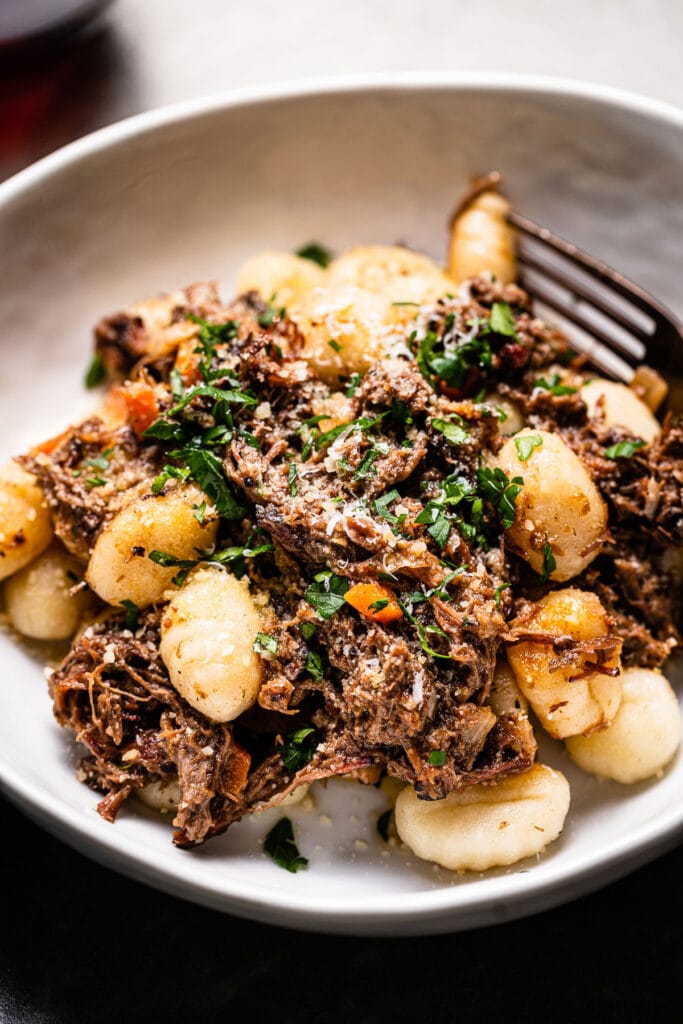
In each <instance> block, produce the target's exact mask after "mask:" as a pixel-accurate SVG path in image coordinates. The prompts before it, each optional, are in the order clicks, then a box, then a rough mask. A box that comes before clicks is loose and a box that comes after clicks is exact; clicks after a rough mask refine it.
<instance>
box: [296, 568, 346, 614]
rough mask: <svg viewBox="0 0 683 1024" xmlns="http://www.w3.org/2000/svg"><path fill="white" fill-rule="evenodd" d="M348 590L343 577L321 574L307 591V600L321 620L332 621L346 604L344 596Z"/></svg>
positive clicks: (329, 573) (318, 574) (314, 578)
mask: <svg viewBox="0 0 683 1024" xmlns="http://www.w3.org/2000/svg"><path fill="white" fill-rule="evenodd" d="M348 589H349V585H348V583H347V582H346V580H345V579H344V578H343V577H342V576H335V574H334V573H333V572H319V573H317V575H315V576H314V577H313V583H311V585H310V587H309V588H308V590H307V591H306V600H307V601H308V603H309V604H310V605H311V607H312V608H315V610H316V611H317V613H318V615H319V616H320V618H321V619H331V618H332V616H333V615H334V614H335V613H336V612H338V611H339V609H340V608H341V607H342V605H343V604H344V594H345V593H346V591H347V590H348Z"/></svg>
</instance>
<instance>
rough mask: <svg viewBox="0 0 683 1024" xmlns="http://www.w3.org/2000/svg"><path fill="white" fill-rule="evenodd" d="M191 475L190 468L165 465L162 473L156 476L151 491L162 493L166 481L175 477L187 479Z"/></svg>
mask: <svg viewBox="0 0 683 1024" xmlns="http://www.w3.org/2000/svg"><path fill="white" fill-rule="evenodd" d="M189 475H190V471H189V469H187V467H186V468H185V469H181V468H180V467H179V466H164V468H163V470H162V472H161V473H159V475H158V476H155V477H154V480H153V481H152V487H151V491H152V494H161V492H162V491H163V489H164V487H165V485H166V483H167V482H168V481H169V480H170V479H171V478H173V479H174V480H187V478H188V477H189Z"/></svg>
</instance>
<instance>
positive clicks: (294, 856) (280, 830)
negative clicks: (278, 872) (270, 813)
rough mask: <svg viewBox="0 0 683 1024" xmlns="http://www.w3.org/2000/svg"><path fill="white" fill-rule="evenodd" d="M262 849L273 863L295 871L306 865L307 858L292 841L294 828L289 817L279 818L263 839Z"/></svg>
mask: <svg viewBox="0 0 683 1024" xmlns="http://www.w3.org/2000/svg"><path fill="white" fill-rule="evenodd" d="M263 849H264V850H265V852H266V853H267V854H268V856H269V857H271V858H272V859H273V860H274V861H275V863H276V864H277V865H278V866H279V867H281V868H284V869H285V870H286V871H291V872H292V873H295V872H297V871H300V870H301V869H302V868H305V867H307V865H308V860H307V859H306V857H302V856H301V854H300V853H299V850H298V848H297V845H296V843H295V841H294V829H293V828H292V823H291V821H290V820H289V818H280V820H279V821H278V823H277V825H273V827H272V828H271V830H270V832H269V833H268V835H267V836H266V838H265V839H264V840H263Z"/></svg>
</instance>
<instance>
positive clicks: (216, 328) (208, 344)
mask: <svg viewBox="0 0 683 1024" xmlns="http://www.w3.org/2000/svg"><path fill="white" fill-rule="evenodd" d="M187 319H188V320H190V321H191V322H192V323H193V324H197V325H198V326H199V334H198V336H197V347H196V349H195V352H196V353H197V354H199V355H201V356H202V357H203V358H202V359H201V360H200V362H199V371H200V373H201V375H202V377H203V378H204V380H205V381H208V380H211V379H212V377H215V376H223V375H224V371H223V370H213V369H212V362H213V359H214V356H215V354H216V349H217V348H218V346H219V345H227V343H228V342H230V341H233V340H234V339H235V338H236V337H237V332H238V330H239V323H238V321H237V320H226V322H225V323H222V324H211V323H209V321H208V320H204V319H202V317H200V316H195V315H194V313H188V314H187Z"/></svg>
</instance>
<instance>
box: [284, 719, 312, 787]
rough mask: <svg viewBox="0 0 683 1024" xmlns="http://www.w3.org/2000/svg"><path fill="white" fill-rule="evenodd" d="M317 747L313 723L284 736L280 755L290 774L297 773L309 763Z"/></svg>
mask: <svg viewBox="0 0 683 1024" xmlns="http://www.w3.org/2000/svg"><path fill="white" fill-rule="evenodd" d="M315 747H316V740H315V729H314V728H313V726H312V725H302V726H301V728H300V729H295V730H294V732H290V733H289V734H288V735H287V736H285V737H284V742H283V744H282V748H281V750H280V757H281V758H282V763H283V764H284V766H285V768H286V769H287V771H288V772H289V774H290V775H295V774H296V773H297V772H298V771H300V770H301V769H302V768H303V767H305V765H307V764H308V762H309V761H310V760H311V758H312V757H313V754H314V753H315Z"/></svg>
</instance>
